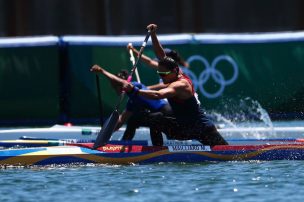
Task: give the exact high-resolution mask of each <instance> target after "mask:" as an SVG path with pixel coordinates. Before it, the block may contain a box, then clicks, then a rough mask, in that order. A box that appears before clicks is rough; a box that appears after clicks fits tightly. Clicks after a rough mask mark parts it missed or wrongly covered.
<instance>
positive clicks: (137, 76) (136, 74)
mask: <svg viewBox="0 0 304 202" xmlns="http://www.w3.org/2000/svg"><path fill="white" fill-rule="evenodd" d="M129 45H131V46H132V43H129ZM129 54H130V61H131V62H132V65H135V58H134V54H133V51H132V49H129ZM135 76H136V80H137V82H139V83H141V81H140V77H139V73H138V69H137V68H136V69H135Z"/></svg>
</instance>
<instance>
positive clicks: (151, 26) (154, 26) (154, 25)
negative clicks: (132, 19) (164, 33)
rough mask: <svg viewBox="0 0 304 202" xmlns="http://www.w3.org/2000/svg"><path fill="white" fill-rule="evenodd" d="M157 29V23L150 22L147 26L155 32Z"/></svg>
mask: <svg viewBox="0 0 304 202" xmlns="http://www.w3.org/2000/svg"><path fill="white" fill-rule="evenodd" d="M156 29H157V25H156V24H149V25H148V26H147V30H150V31H151V33H155V32H156Z"/></svg>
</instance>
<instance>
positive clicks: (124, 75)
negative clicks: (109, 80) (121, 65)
mask: <svg viewBox="0 0 304 202" xmlns="http://www.w3.org/2000/svg"><path fill="white" fill-rule="evenodd" d="M128 75H129V71H128V70H126V69H122V70H120V72H118V73H117V74H116V76H118V77H119V78H121V79H124V80H127V78H128Z"/></svg>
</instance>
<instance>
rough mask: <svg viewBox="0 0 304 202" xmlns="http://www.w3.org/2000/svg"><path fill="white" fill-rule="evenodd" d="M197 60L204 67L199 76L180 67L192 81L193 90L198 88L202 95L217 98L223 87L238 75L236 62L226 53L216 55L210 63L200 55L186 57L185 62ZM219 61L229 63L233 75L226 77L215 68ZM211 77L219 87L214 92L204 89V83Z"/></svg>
mask: <svg viewBox="0 0 304 202" xmlns="http://www.w3.org/2000/svg"><path fill="white" fill-rule="evenodd" d="M194 61H198V62H200V63H202V65H203V67H204V68H205V69H204V70H203V71H202V72H201V73H200V75H199V78H197V77H196V75H195V74H194V73H193V72H192V71H191V70H190V69H188V68H182V69H183V72H184V73H185V74H186V75H188V76H189V77H190V78H191V80H192V81H193V85H194V88H195V90H197V89H198V88H199V90H200V92H201V93H202V95H204V96H205V97H207V98H211V99H212V98H217V97H219V96H221V95H222V94H223V92H224V90H225V87H226V86H228V85H231V84H233V83H234V82H235V81H236V79H237V78H238V75H239V69H238V65H237V64H236V62H235V61H234V60H233V59H232V58H231V57H230V56H228V55H219V56H217V57H216V58H215V59H214V60H213V61H212V63H211V65H210V64H209V62H208V61H207V60H206V58H204V57H203V56H200V55H193V56H191V57H189V58H188V60H187V62H188V64H189V65H190V64H191V63H192V62H194ZM221 61H227V62H228V63H230V64H231V66H232V69H233V75H232V77H231V78H229V79H226V78H225V77H224V75H223V74H222V72H220V71H219V70H218V69H216V66H217V65H218V63H219V62H221ZM210 78H211V79H213V80H214V81H215V82H216V83H217V84H219V89H218V90H217V91H216V92H213V93H210V92H208V91H207V90H206V89H205V84H206V83H207V82H208V80H209V79H210Z"/></svg>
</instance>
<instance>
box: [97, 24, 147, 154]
mask: <svg viewBox="0 0 304 202" xmlns="http://www.w3.org/2000/svg"><path fill="white" fill-rule="evenodd" d="M150 35H151V30H148V32H147V34H146V38H145V40H144V42H143V43H142V45H141V47H140V51H139V55H138V58H137V60H136V62H135V64H134V65H133V67H132V69H131V72H130V74H129V76H128V79H127V81H128V82H131V80H132V76H133V73H134V72H135V70H136V66H137V63H138V61H139V59H140V58H141V55H142V53H143V52H144V49H145V47H146V45H147V41H148V39H149V37H150ZM125 93H126V92H125V91H122V93H121V94H120V98H119V101H118V104H117V105H116V107H115V109H114V111H113V112H112V114H111V115H110V117H109V118H108V120H107V121H106V122H105V123H104V125H103V127H102V129H101V130H100V132H99V134H98V136H97V138H96V140H95V143H94V146H93V149H97V148H98V147H101V146H104V145H105V144H106V143H107V142H108V141H109V140H110V138H111V136H112V133H113V131H114V129H115V126H116V123H117V121H118V118H119V112H118V109H119V106H120V104H121V103H122V101H123V99H124V96H125Z"/></svg>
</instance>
